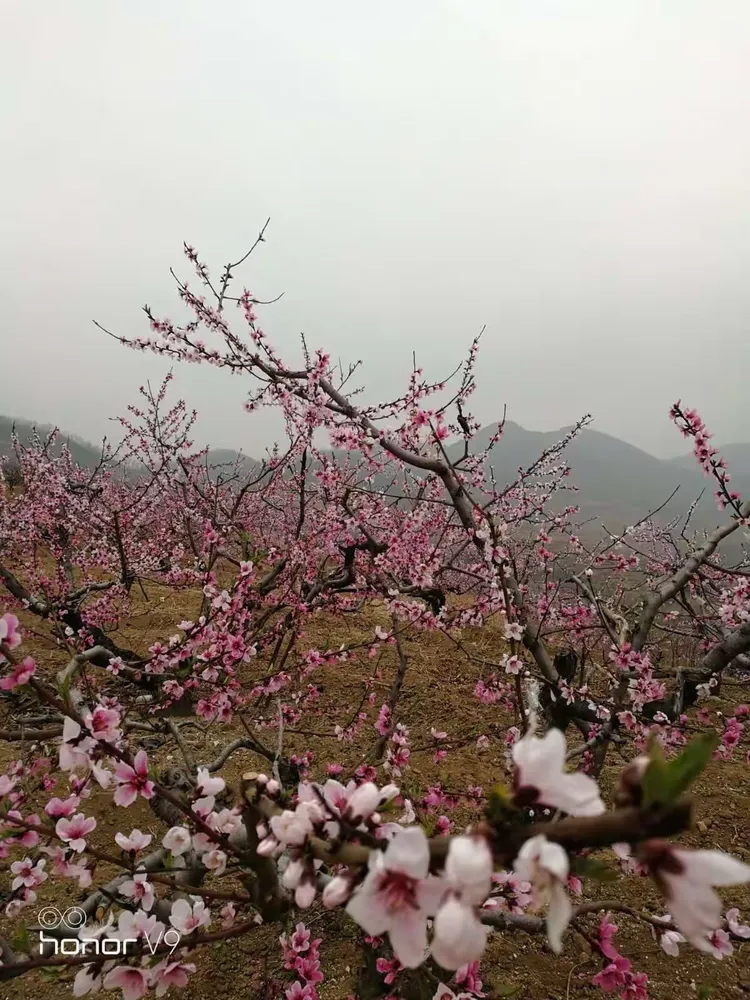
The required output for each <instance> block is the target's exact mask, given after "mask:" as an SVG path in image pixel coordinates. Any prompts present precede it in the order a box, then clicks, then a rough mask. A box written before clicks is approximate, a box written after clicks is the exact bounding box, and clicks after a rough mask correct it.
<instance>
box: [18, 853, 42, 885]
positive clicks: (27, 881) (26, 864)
mask: <svg viewBox="0 0 750 1000" xmlns="http://www.w3.org/2000/svg"><path fill="white" fill-rule="evenodd" d="M46 864H47V862H46V861H45V860H41V861H37V863H36V864H32V861H31V858H24V859H23V861H14V862H13V863H12V864H11V866H10V870H11V872H12V873H13V874H14V875H15V876H16V877H15V878H14V879H13V882H12V884H11V889H20V888H21V886H24V887H25V888H27V889H36V887H37V886H38V885H41V884H42V882H44V880H45V879H46V878H47V873H46V872H45V871H44V866H45V865H46Z"/></svg>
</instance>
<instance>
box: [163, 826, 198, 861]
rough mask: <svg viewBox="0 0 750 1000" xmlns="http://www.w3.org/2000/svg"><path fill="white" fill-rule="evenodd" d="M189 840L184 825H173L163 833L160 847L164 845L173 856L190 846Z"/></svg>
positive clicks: (182, 852) (188, 832)
mask: <svg viewBox="0 0 750 1000" xmlns="http://www.w3.org/2000/svg"><path fill="white" fill-rule="evenodd" d="M190 842H191V837H190V831H189V830H186V829H185V827H184V826H173V827H171V828H170V829H169V830H167V832H166V833H165V834H164V836H163V838H162V842H161V843H162V847H166V849H167V850H168V851H169V852H170V853H171V854H173V855H174V856H175V857H179V856H180V855H181V854H184V853H185V851H187V849H188V848H189V847H190Z"/></svg>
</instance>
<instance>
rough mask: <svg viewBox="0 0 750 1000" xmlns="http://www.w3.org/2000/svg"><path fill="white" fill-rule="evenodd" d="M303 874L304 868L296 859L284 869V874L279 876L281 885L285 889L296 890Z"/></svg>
mask: <svg viewBox="0 0 750 1000" xmlns="http://www.w3.org/2000/svg"><path fill="white" fill-rule="evenodd" d="M304 872H305V866H304V865H303V864H302V862H301V861H300V860H299V859H298V858H295V859H293V860H292V861H290V862H289V864H288V865H287V866H286V868H285V869H284V874H283V875H282V876H281V884H282V885H283V886H284V887H285V888H286V889H296V888H297V886H298V885H299V883H300V879H301V878H302V876H303V874H304Z"/></svg>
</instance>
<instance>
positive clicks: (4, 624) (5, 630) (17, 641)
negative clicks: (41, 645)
mask: <svg viewBox="0 0 750 1000" xmlns="http://www.w3.org/2000/svg"><path fill="white" fill-rule="evenodd" d="M0 643H5V645H6V646H7V647H8V649H15V648H16V646H20V645H21V632H20V630H19V628H18V619H17V618H16V616H15V615H12V614H11V613H10V612H9V611H6V613H5V614H4V615H3V616H2V617H0Z"/></svg>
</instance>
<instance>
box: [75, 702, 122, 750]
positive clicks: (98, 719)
mask: <svg viewBox="0 0 750 1000" xmlns="http://www.w3.org/2000/svg"><path fill="white" fill-rule="evenodd" d="M84 721H85V723H86V728H87V729H89V730H90V731H91V735H92V736H93V737H94V739H95V740H107V741H108V742H111V743H115V742H116V741H117V740H119V739H120V737H121V735H122V733H121V732H120V730H119V729H118V728H117V727H118V725H119V723H120V714H119V712H117V711H115V709H114V708H104V707H103V706H102V705H97V707H96V708H95V709H94V711H93V712H92V713H91V715H90V716H88V717H87V718H86V719H85V720H84Z"/></svg>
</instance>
